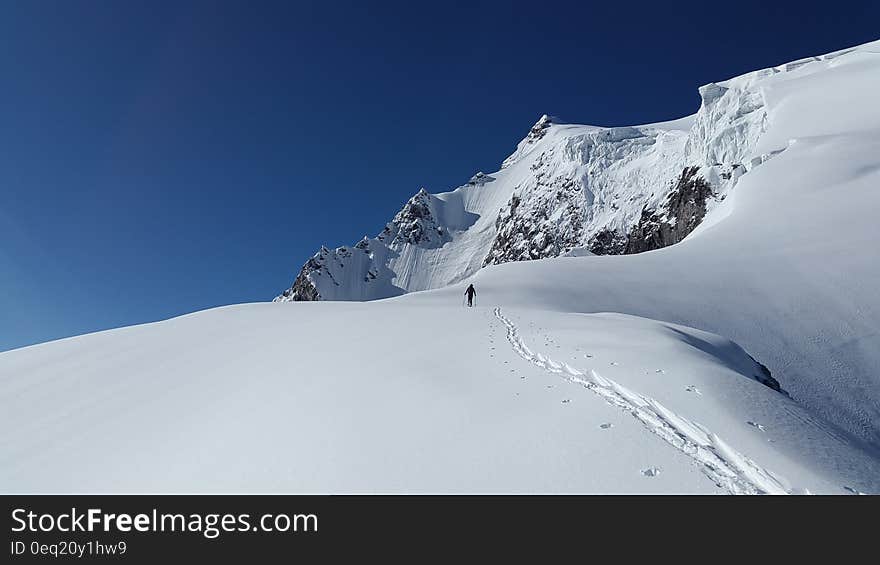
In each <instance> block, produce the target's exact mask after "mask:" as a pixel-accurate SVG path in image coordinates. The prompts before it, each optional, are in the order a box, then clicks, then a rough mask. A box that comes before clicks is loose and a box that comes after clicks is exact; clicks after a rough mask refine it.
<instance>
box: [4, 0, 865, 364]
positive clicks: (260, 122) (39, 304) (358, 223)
mask: <svg viewBox="0 0 880 565" xmlns="http://www.w3.org/2000/svg"><path fill="white" fill-rule="evenodd" d="M595 4H596V3H592V2H553V1H548V0H542V1H541V2H534V1H532V2H524V3H516V2H498V3H489V2H474V1H468V2H450V1H446V2H440V3H432V5H431V6H429V5H428V3H422V2H399V3H390V2H385V3H381V2H378V1H371V2H366V1H363V2H309V3H296V2H293V1H290V2H279V3H270V2H256V1H254V2H239V3H235V2H224V1H221V2H186V1H183V0H180V1H174V2H160V1H157V0H150V1H142V2H137V1H132V0H126V1H124V2H119V1H105V2H96V1H85V0H81V1H76V2H62V1H57V2H48V1H41V0H35V1H32V2H12V1H8V2H4V3H3V4H2V7H0V70H2V82H0V109H2V110H0V112H2V113H0V115H2V121H0V196H2V198H0V350H5V349H10V348H14V347H19V346H23V345H27V344H31V343H36V342H41V341H46V340H50V339H55V338H58V337H64V336H69V335H74V334H80V333H84V332H89V331H95V330H100V329H105V328H111V327H117V326H122V325H128V324H134V323H139V322H147V321H153V320H158V319H163V318H168V317H171V316H175V315H178V314H183V313H186V312H191V311H193V310H199V309H204V308H209V307H212V306H217V305H222V304H230V303H236V302H249V301H260V300H268V299H271V298H272V297H273V296H274V295H275V294H276V293H278V292H279V291H281V290H283V289H284V288H285V287H286V285H288V284H289V283H290V282H291V280H292V279H293V277H294V275H295V274H296V271H297V270H298V269H299V267H300V266H301V264H302V263H303V262H304V261H305V260H306V259H307V258H308V257H309V256H310V255H311V254H312V253H313V252H314V251H315V250H316V249H317V248H318V246H320V245H321V244H326V245H328V246H337V245H342V244H351V243H353V242H355V241H356V240H357V239H358V238H360V237H361V236H363V235H365V234H368V235H375V234H376V233H378V231H379V230H380V229H381V227H382V226H383V225H384V223H385V222H386V221H388V220H389V219H390V218H391V217H392V216H393V214H394V213H395V212H396V211H397V210H398V208H399V207H400V206H401V205H402V204H403V202H404V201H405V199H406V198H408V197H409V196H410V195H412V194H413V193H414V192H416V191H417V190H418V189H419V187H421V186H424V187H426V188H427V189H428V190H430V191H435V192H436V191H441V190H446V189H449V188H452V187H454V186H457V185H459V184H461V183H463V182H464V181H466V180H467V179H468V178H469V177H470V176H471V175H472V174H473V173H474V172H475V171H477V170H483V171H487V172H488V171H492V170H495V169H497V167H498V165H499V164H500V162H501V161H502V159H504V157H506V156H507V155H508V154H509V153H510V152H511V151H512V149H513V148H514V146H515V144H516V143H517V141H519V139H520V138H522V136H523V135H524V134H525V132H526V131H527V129H528V128H529V127H530V126H531V125H532V123H533V122H534V121H535V120H536V119H537V118H538V117H539V116H540V114H542V113H545V112H546V113H552V114H555V115H559V116H561V117H563V118H564V119H566V120H569V121H573V122H580V123H592V124H599V125H614V124H617V125H623V124H633V123H644V122H650V121H657V120H663V119H670V118H675V117H679V116H681V115H685V114H690V113H692V112H694V111H696V109H697V107H698V104H699V99H698V96H697V93H696V89H697V87H698V86H699V85H701V84H704V83H707V82H710V81H713V80H723V79H725V78H728V77H730V76H733V75H736V74H740V73H742V72H745V71H749V70H753V69H755V68H759V67H764V66H769V65H773V64H779V63H782V62H785V61H788V60H792V59H796V58H800V57H804V56H808V55H813V54H819V53H823V52H827V51H831V50H835V49H839V48H843V47H847V46H850V45H853V44H857V43H863V42H866V41H869V40H872V39H877V38H878V36H880V27H878V26H877V23H878V22H880V8H878V7H876V5H877V3H876V2H845V1H844V2H823V3H816V4H812V3H810V2H783V3H779V2H776V3H765V2H754V3H752V2H719V3H713V2H706V1H701V2H697V3H693V4H687V3H682V2H646V3H642V2H637V1H630V2H609V3H607V4H608V5H607V6H603V7H599V6H596V5H595Z"/></svg>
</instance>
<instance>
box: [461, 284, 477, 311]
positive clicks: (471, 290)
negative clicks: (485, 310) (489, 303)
mask: <svg viewBox="0 0 880 565" xmlns="http://www.w3.org/2000/svg"><path fill="white" fill-rule="evenodd" d="M464 293H465V294H467V299H468V306H473V305H474V296H476V295H477V291H476V290H475V289H474V285H470V286H468V287H467V290H466V291H464Z"/></svg>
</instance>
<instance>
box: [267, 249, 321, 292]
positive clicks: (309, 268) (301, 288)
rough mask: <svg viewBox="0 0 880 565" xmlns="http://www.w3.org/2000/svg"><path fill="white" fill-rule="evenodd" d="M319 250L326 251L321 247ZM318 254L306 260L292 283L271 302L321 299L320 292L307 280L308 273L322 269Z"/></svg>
mask: <svg viewBox="0 0 880 565" xmlns="http://www.w3.org/2000/svg"><path fill="white" fill-rule="evenodd" d="M321 251H326V249H325V248H322V249H321ZM318 255H320V253H319V254H318ZM318 255H316V256H315V257H312V258H311V259H309V260H308V261H306V264H305V265H303V268H302V270H300V272H299V275H297V277H296V279H295V280H294V281H293V285H292V286H291V287H290V288H288V289H287V290H285V291H284V292H282V293H281V295H280V296H277V297H275V299H274V300H273V302H312V301H315V300H321V294H320V293H319V292H318V289H317V288H315V285H314V284H312V281H310V280H309V274H310V273H317V272H320V271H321V269H323V265H322V263H321V260H320V259H319V258H318Z"/></svg>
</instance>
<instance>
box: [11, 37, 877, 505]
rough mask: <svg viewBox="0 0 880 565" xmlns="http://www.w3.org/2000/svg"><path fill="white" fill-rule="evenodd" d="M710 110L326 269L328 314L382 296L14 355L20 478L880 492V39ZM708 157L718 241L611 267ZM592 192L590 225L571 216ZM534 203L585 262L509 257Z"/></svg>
mask: <svg viewBox="0 0 880 565" xmlns="http://www.w3.org/2000/svg"><path fill="white" fill-rule="evenodd" d="M701 95H702V105H701V108H700V110H699V111H698V112H697V113H696V114H695V115H694V116H691V117H688V118H683V119H681V120H673V121H672V122H664V123H658V124H649V125H643V126H633V127H614V128H600V127H594V126H579V125H573V124H560V123H554V122H553V120H552V119H551V118H547V119H542V120H541V121H540V122H539V124H536V128H537V129H536V128H533V129H532V131H531V132H530V133H529V135H528V136H527V137H526V139H524V140H523V141H522V142H521V143H520V144H519V145H518V147H517V149H516V151H515V152H514V153H513V155H511V157H510V158H508V159H507V160H506V161H505V162H504V164H503V165H502V168H501V169H500V170H499V171H498V172H494V173H491V174H490V175H475V176H474V177H473V178H472V179H471V181H470V182H469V183H468V184H466V185H464V186H462V187H459V188H457V189H455V190H453V191H451V192H446V193H441V194H434V195H432V194H428V193H427V192H420V193H419V194H417V195H416V196H415V197H414V198H413V199H412V200H411V201H410V203H408V207H405V208H404V209H403V210H402V211H401V214H399V215H398V217H396V218H395V221H394V222H392V223H391V224H389V229H388V230H387V231H386V232H383V233H382V234H380V236H381V238H380V237H376V238H366V239H365V240H364V241H362V242H361V243H359V244H357V245H355V246H351V247H345V248H338V249H336V250H332V251H331V250H327V249H323V250H321V252H319V253H318V254H317V255H316V257H315V259H314V260H315V264H316V265H318V266H320V269H316V270H315V271H314V272H313V273H311V274H310V275H309V277H310V280H311V279H314V280H315V282H316V284H315V286H316V288H317V289H318V290H319V291H320V293H321V295H322V296H323V297H324V298H334V299H339V300H373V299H377V298H387V299H385V300H377V301H373V302H366V303H357V302H328V301H322V302H309V303H304V302H294V303H280V304H271V303H269V304H245V305H236V306H229V307H224V308H218V309H213V310H207V311H204V312H198V313H194V314H190V315H187V316H183V317H180V318H175V319H171V320H167V321H163V322H157V323H153V324H146V325H141V326H133V327H128V328H121V329H117V330H111V331H107V332H101V333H97V334H90V335H85V336H79V337H75V338H69V339H65V340H60V341H56V342H51V343H47V344H41V345H36V346H32V347H28V348H23V349H19V350H14V351H9V352H5V353H0V445H2V446H3V447H2V450H0V490H2V491H5V492H96V491H97V492H294V493H325V492H329V493H339V492H353V493H370V492H468V493H478V492H547V493H553V492H585V493H618V492H625V493H679V492H686V493H719V494H751V493H767V494H782V493H795V494H800V493H836V494H845V493H880V332H878V328H880V299H878V296H877V292H876V287H877V284H876V281H878V280H880V261H878V260H877V251H876V241H877V235H878V230H877V219H876V216H875V214H876V211H877V210H880V192H878V190H877V187H878V186H880V105H878V104H876V103H875V100H877V99H878V95H880V42H874V43H870V44H866V45H864V46H860V47H858V48H854V49H850V50H845V51H842V52H837V53H833V54H829V55H825V56H820V57H811V58H807V59H804V60H801V61H796V62H794V63H789V64H785V65H780V66H777V67H772V68H768V69H764V70H761V71H756V72H754V73H749V74H747V75H743V76H742V77H736V78H733V79H730V80H727V81H723V82H719V83H714V84H712V85H706V86H705V87H703V88H702V89H701ZM542 122H543V123H542ZM538 126H540V127H538ZM684 164H693V165H695V166H699V167H700V171H701V173H702V174H704V175H705V176H706V178H707V179H709V181H710V182H711V183H712V186H713V190H715V191H716V196H717V198H716V199H715V200H713V202H712V203H711V206H710V208H709V210H708V215H707V216H706V218H705V220H704V221H703V222H702V224H701V225H700V226H699V227H698V228H697V229H696V230H695V231H694V232H692V233H691V234H690V235H689V236H688V237H687V238H686V239H684V241H682V242H680V243H677V244H675V245H672V246H670V247H666V248H663V249H659V250H655V251H650V252H647V253H641V254H638V255H627V256H620V255H606V256H598V255H593V254H591V253H590V252H589V250H588V247H586V246H585V244H586V243H587V241H588V237H589V234H590V231H591V230H595V229H599V228H602V227H607V226H626V225H627V222H629V221H630V219H631V218H634V217H636V216H637V214H639V213H641V211H642V209H643V208H644V207H645V206H646V205H649V204H650V203H651V202H659V201H660V200H661V199H662V198H663V193H662V190H659V189H657V187H661V188H662V187H665V186H666V184H665V183H666V180H667V179H668V178H674V176H675V175H677V174H679V173H680V171H681V166H683V165H684ZM734 165H736V167H734ZM669 175H672V176H671V177H670V176H669ZM567 179H568V180H572V182H573V184H572V185H571V186H573V187H574V189H573V191H574V193H577V194H578V195H579V196H576V197H573V198H581V199H582V200H578V203H579V205H582V209H583V211H584V215H583V217H582V218H581V223H580V224H579V225H580V226H581V227H580V228H577V225H578V224H577V222H573V223H569V224H566V223H565V221H566V218H567V216H566V214H564V213H561V212H560V210H558V209H556V208H553V207H551V206H550V204H549V203H550V202H552V201H553V198H554V191H556V190H557V189H559V188H560V186H561V185H560V183H564V182H565V181H566V180H567ZM514 194H517V195H519V196H520V197H521V200H522V201H521V203H520V204H519V206H517V208H518V210H519V211H518V212H517V214H515V215H516V217H517V218H518V219H521V220H526V221H528V220H530V219H532V218H533V217H536V216H537V215H538V214H539V213H544V212H546V213H547V218H548V220H547V221H548V222H557V224H554V226H555V227H554V229H558V232H556V233H559V234H566V233H567V232H566V231H565V230H566V229H568V227H571V229H572V231H571V235H572V238H571V241H572V242H573V243H572V245H570V246H569V248H568V249H559V250H558V253H557V254H558V255H566V256H560V257H556V258H548V259H542V260H539V261H527V262H507V263H503V264H499V265H488V266H486V267H483V262H484V259H485V258H486V256H487V254H488V253H489V250H490V249H492V247H493V241H495V238H496V235H497V233H498V230H499V229H504V228H503V225H500V224H499V225H500V227H499V226H496V220H497V219H498V218H499V210H502V209H504V208H505V207H508V206H509V204H510V203H511V197H512V196H513V195H514ZM577 229H581V230H582V232H578V231H577ZM541 233H542V232H539V233H538V234H537V235H536V237H535V238H533V240H534V241H535V242H536V245H540V241H539V240H540V239H541V238H540V237H538V236H540V235H541ZM383 234H384V235H383ZM407 238H408V239H409V240H412V241H416V240H418V243H409V242H407V241H404V240H405V239H407ZM395 240H396V241H397V243H395ZM318 273H320V274H318ZM371 275H372V278H371ZM321 277H323V278H321ZM318 279H320V280H318ZM468 283H473V284H474V285H475V287H476V290H477V297H476V302H477V307H475V308H464V307H463V306H462V301H463V292H464V288H465V287H466V286H467V284H468ZM416 290H421V291H423V292H413V291H416ZM388 297H392V298H388ZM758 362H760V363H762V364H764V365H766V366H767V367H768V368H769V370H770V372H771V373H772V375H773V378H775V379H776V380H777V381H778V382H779V383H780V384H781V387H782V389H783V390H784V392H779V391H776V390H773V389H772V388H771V387H769V386H767V385H766V384H762V382H761V381H762V379H763V378H765V377H766V375H765V374H764V372H763V371H762V369H761V366H760V365H759V364H758Z"/></svg>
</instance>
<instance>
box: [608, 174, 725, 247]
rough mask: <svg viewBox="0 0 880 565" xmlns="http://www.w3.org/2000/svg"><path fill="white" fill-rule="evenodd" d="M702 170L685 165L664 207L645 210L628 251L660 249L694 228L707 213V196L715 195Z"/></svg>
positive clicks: (632, 234) (630, 237)
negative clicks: (701, 172) (701, 174)
mask: <svg viewBox="0 0 880 565" xmlns="http://www.w3.org/2000/svg"><path fill="white" fill-rule="evenodd" d="M698 172H699V168H698V167H685V169H684V170H683V171H682V172H681V175H680V176H679V178H678V180H677V181H676V183H675V186H674V187H673V188H672V191H671V192H670V193H669V195H668V196H667V197H666V199H665V200H664V202H663V204H662V205H661V206H660V209H658V210H649V209H648V208H647V207H646V208H645V209H644V210H642V216H641V218H639V221H638V223H637V224H636V225H635V226H633V228H632V230H631V231H630V234H629V241H628V242H627V244H626V248H625V249H624V251H623V253H624V254H626V255H631V254H633V253H642V252H644V251H651V250H653V249H660V248H661V247H666V246H668V245H672V244H674V243H678V242H679V241H681V240H683V239H684V238H685V237H686V236H687V235H688V234H689V233H691V232H692V231H694V228H696V227H697V226H698V225H699V224H700V222H701V221H703V217H704V216H705V215H706V199H707V198H709V197H710V196H712V187H711V186H710V185H709V183H708V182H706V179H704V178H703V177H701V176H700V175H698V174H697V173H698Z"/></svg>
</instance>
